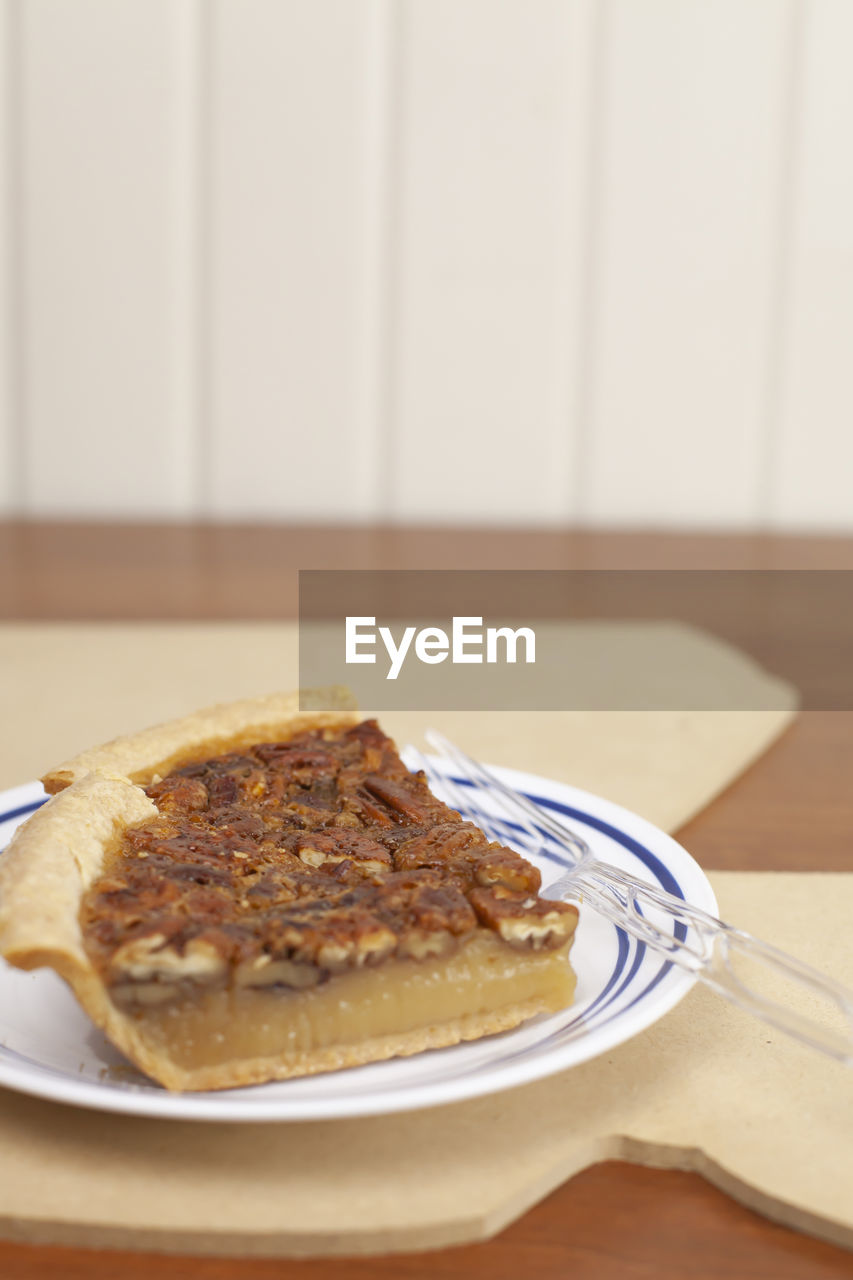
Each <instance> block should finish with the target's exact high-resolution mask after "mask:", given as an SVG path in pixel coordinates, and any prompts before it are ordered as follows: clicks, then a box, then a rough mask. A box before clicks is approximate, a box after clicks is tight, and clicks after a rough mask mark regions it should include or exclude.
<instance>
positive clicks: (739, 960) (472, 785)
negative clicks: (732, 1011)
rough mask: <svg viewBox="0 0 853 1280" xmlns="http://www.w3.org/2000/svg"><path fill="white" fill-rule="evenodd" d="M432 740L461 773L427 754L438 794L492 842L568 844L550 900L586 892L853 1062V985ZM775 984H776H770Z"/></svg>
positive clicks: (530, 847)
mask: <svg viewBox="0 0 853 1280" xmlns="http://www.w3.org/2000/svg"><path fill="white" fill-rule="evenodd" d="M426 738H427V741H428V742H429V744H430V746H431V747H433V748H434V749H435V750H436V751H437V752H438V755H439V757H440V758H441V759H443V760H444V761H446V762H448V763H449V764H450V765H451V766H452V769H453V773H447V772H445V771H444V770H442V769H439V768H438V766H437V764H436V763H435V761H434V760H431V759H430V758H429V757H427V756H424V755H422V754H421V753H420V752H417V753H416V754H417V757H418V763H419V764H420V767H421V768H423V769H424V771H425V772H426V774H427V776H428V778H429V780H430V783H431V785H432V787H433V789H434V790H435V791H436V792H437V794H439V795H442V794H443V795H444V796H445V797H446V798H447V799H448V801H449V803H451V804H453V805H455V807H457V808H458V809H459V811H460V812H461V813H462V814H463V816H469V817H473V818H474V820H475V821H476V822H477V825H478V826H480V827H481V828H482V829H483V830H484V831H485V832H486V834H487V835H489V836H490V837H491V838H492V839H496V840H498V841H499V842H500V843H501V844H507V843H510V844H512V845H515V846H517V847H518V848H519V851H520V852H526V853H530V852H536V851H537V850H541V849H543V848H547V847H548V846H549V845H550V846H551V847H552V848H554V847H556V848H557V849H559V851H560V855H561V859H562V861H563V862H564V863H568V864H569V869H568V870H567V871H565V872H564V873H563V874H562V875H560V876H559V877H558V878H557V879H556V880H554V881H552V882H551V883H550V884H548V885H547V886H546V887H545V888H544V889H543V890H542V896H543V897H546V898H554V899H561V898H567V897H573V898H582V899H583V902H584V904H585V906H587V907H590V908H591V909H592V910H594V911H596V912H599V913H600V914H601V915H603V916H605V917H606V918H607V919H608V920H610V921H611V922H612V923H613V924H614V925H616V926H617V927H618V928H620V929H624V930H625V932H626V933H629V934H631V935H632V936H633V937H635V938H637V939H638V940H639V941H640V942H642V943H645V945H646V946H647V947H649V948H650V949H651V950H652V951H654V952H656V953H658V954H661V955H664V956H666V957H667V959H668V960H670V961H671V962H672V963H673V964H675V965H678V966H679V967H680V968H682V969H686V970H688V971H689V972H690V973H692V974H694V975H695V977H696V978H697V979H698V980H699V981H701V982H703V983H705V984H706V985H707V986H709V987H710V988H711V989H712V990H714V991H716V992H717V994H718V995H721V996H723V997H725V999H727V1000H729V1001H731V1002H732V1003H733V1004H735V1005H737V1006H738V1007H739V1008H741V1009H744V1010H746V1012H747V1013H750V1014H752V1015H754V1016H755V1017H756V1018H759V1019H761V1020H762V1021H763V1022H766V1023H768V1024H769V1025H770V1026H772V1027H774V1028H776V1029H777V1030H779V1031H783V1032H785V1033H786V1034H788V1035H790V1036H793V1037H794V1038H795V1039H797V1040H800V1041H801V1042H802V1043H804V1044H807V1045H810V1046H811V1047H812V1048H814V1049H818V1050H820V1051H821V1052H823V1053H826V1054H828V1055H829V1056H830V1057H832V1058H836V1059H838V1060H839V1061H840V1062H843V1063H846V1064H847V1065H848V1066H853V990H851V989H850V988H849V987H846V986H845V985H844V984H842V983H840V982H837V981H836V980H835V979H833V978H830V977H827V976H826V975H824V974H823V973H821V972H820V971H819V970H817V969H814V968H812V966H811V965H808V964H805V963H804V962H803V961H801V960H798V959H796V957H794V956H791V955H788V954H787V953H786V952H784V951H781V950H780V949H779V948H778V947H774V946H772V945H771V944H770V943H768V942H762V941H761V940H760V939H759V938H756V937H753V935H752V934H749V933H746V932H744V931H743V930H742V929H737V928H735V927H734V926H733V925H730V924H726V923H725V922H724V921H722V920H718V919H717V918H716V917H715V916H712V915H710V914H709V913H708V912H706V911H702V910H701V909H700V908H698V907H694V906H691V905H690V903H688V902H685V901H684V900H683V899H682V898H678V897H675V896H674V895H673V894H669V893H667V892H665V891H664V890H663V889H659V888H657V887H656V886H654V885H652V884H649V883H647V882H645V881H643V880H639V879H637V878H636V877H635V876H632V875H630V874H629V873H628V872H626V871H623V870H622V869H621V868H620V867H615V866H612V865H611V864H610V863H607V862H602V861H601V860H600V859H598V858H596V857H595V856H594V854H593V852H592V850H591V848H590V847H589V845H588V844H587V842H586V841H585V840H584V839H583V838H582V837H581V836H579V835H578V834H577V832H575V831H572V830H571V829H570V828H569V827H567V826H566V825H564V823H562V822H561V821H559V820H558V819H557V818H556V817H554V815H553V814H551V813H549V812H548V811H547V810H545V809H543V808H542V807H541V806H540V805H537V804H535V803H534V802H533V801H532V800H530V799H529V798H528V797H527V796H525V795H524V794H523V793H521V792H520V791H517V790H515V789H514V788H513V787H511V786H509V785H508V784H507V783H506V782H504V781H503V780H502V779H501V778H499V777H498V776H497V774H495V773H493V772H492V771H491V770H490V769H489V768H488V767H487V766H486V765H483V764H481V763H480V762H479V761H477V760H474V759H473V758H472V757H471V756H469V755H467V754H466V753H465V752H464V751H462V750H461V749H460V748H459V747H457V746H455V744H454V743H452V742H450V741H449V740H448V739H447V738H445V737H443V735H441V734H440V733H437V732H435V730H429V731H428V732H427V734H426ZM454 774H455V775H456V776H454ZM478 795H479V796H482V797H483V798H486V797H488V798H487V802H486V804H485V805H482V806H481V805H477V804H476V798H477V796H478ZM472 801H474V802H475V803H474V805H473V806H472ZM472 807H473V809H474V810H475V811H474V812H473V813H472ZM508 824H509V829H510V832H511V836H510V838H509V839H508V836H507V827H508ZM745 969H748V970H749V974H748V975H747V974H746V973H745V972H744V970H745ZM768 983H769V985H770V988H771V989H770V991H769V992H768V991H766V990H764V991H763V990H762V989H761V987H762V986H766V985H767V984H768ZM782 983H784V989H783V988H782V987H781V984H782Z"/></svg>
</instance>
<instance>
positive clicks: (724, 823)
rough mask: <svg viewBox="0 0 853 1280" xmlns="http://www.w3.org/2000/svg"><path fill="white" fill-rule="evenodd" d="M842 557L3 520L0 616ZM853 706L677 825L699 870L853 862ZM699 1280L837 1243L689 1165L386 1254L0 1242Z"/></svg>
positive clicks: (615, 1169)
mask: <svg viewBox="0 0 853 1280" xmlns="http://www.w3.org/2000/svg"><path fill="white" fill-rule="evenodd" d="M446 567H453V568H751V569H757V568H770V569H780V568H853V540H848V539H842V538H805V537H772V536H767V535H762V536H753V537H742V536H697V535H691V536H689V537H680V536H676V535H663V534H642V535H634V534H628V533H604V532H596V533H591V532H572V531H566V532H538V531H519V530H513V531H511V532H508V531H498V530H491V531H490V530H448V529H444V530H436V529H406V530H402V529H391V528H388V529H377V528H359V529H337V530H330V529H305V528H299V529H287V528H280V527H279V528H259V527H248V526H245V527H240V528H235V527H228V528H222V527H213V526H203V525H192V526H162V525H161V526H157V527H145V526H140V525H123V526H118V527H116V526H109V525H93V524H86V525H83V524H78V525H61V524H45V523H39V524H31V523H27V522H13V523H7V524H6V525H2V524H0V617H4V618H7V619H20V620H24V619H26V620H38V619H44V620H49V619H53V620H57V619H65V620H67V619H98V618H101V619H105V620H106V619H119V618H121V619H128V618H139V619H142V618H157V619H167V618H175V619H178V618H182V619H187V618H193V619H203V618H207V619H212V618H273V617H293V616H294V614H295V606H296V570H297V569H299V568H446ZM851 776H853V714H851V713H849V712H832V711H822V712H805V713H803V714H802V715H801V716H800V718H799V720H798V721H797V722H796V724H795V725H794V726H793V727H792V728H791V729H790V730H789V731H788V732H787V733H786V735H785V736H784V737H783V739H782V740H781V741H780V742H779V743H778V744H777V745H776V746H774V747H773V748H772V750H771V751H770V752H769V753H768V754H767V755H766V756H765V757H764V759H762V760H760V761H759V762H758V764H756V765H755V766H754V767H753V768H752V769H751V770H750V771H749V772H748V773H747V774H746V775H744V776H743V777H742V778H741V779H740V780H739V781H738V782H737V783H735V785H734V786H732V787H731V788H730V789H729V790H728V791H727V792H726V794H725V795H723V796H721V797H720V798H719V799H718V800H716V801H715V802H714V803H713V804H712V805H710V806H709V808H708V809H707V810H706V811H705V812H704V813H702V814H701V815H700V816H699V817H698V818H696V819H694V820H693V821H692V822H691V823H690V824H689V825H688V826H687V827H685V828H684V829H683V830H682V831H681V832H679V833H678V836H679V839H680V840H681V841H682V843H683V844H685V845H686V846H687V848H689V849H690V851H691V852H692V853H693V854H694V855H695V856H696V857H697V858H698V859H699V861H700V862H701V863H702V864H703V865H704V866H705V867H707V868H708V869H719V868H727V869H762V870H805V869H809V870H816V871H821V870H844V871H849V870H851V869H853V854H851V845H850V842H851V835H850V833H851V831H853V789H851V788H850V785H849V779H850V777H851ZM152 1272H154V1273H156V1275H157V1276H158V1277H159V1278H162V1280H178V1277H180V1280H225V1278H226V1277H227V1278H228V1280H232V1278H233V1277H237V1276H239V1277H241V1278H242V1277H245V1278H246V1280H251V1278H253V1277H254V1278H256V1280H260V1278H261V1277H273V1276H276V1277H287V1278H288V1280H326V1278H327V1277H332V1276H334V1277H339V1278H340V1280H368V1278H369V1280H381V1278H382V1277H388V1278H389V1280H391V1277H430V1280H433V1278H434V1280H441V1277H446V1278H447V1280H451V1277H460V1278H461V1277H463V1276H464V1277H466V1280H474V1278H475V1277H477V1276H483V1277H490V1280H510V1277H511V1278H512V1280H517V1277H519V1276H530V1277H531V1280H533V1277H535V1278H536V1280H558V1278H559V1280H565V1278H566V1277H567V1276H569V1275H578V1276H583V1277H606V1278H610V1277H631V1280H642V1278H645V1277H648V1278H649V1280H651V1278H652V1277H657V1276H660V1275H662V1274H668V1275H672V1276H681V1275H687V1274H689V1275H690V1276H691V1277H694V1278H695V1280H717V1277H724V1276H725V1277H726V1278H727V1280H728V1277H731V1276H735V1277H741V1276H749V1277H751V1278H752V1280H763V1278H765V1277H766V1280H787V1278H789V1277H790V1278H793V1277H798V1278H799V1277H841V1276H844V1277H849V1276H851V1275H853V1258H851V1256H850V1254H849V1253H846V1252H844V1251H842V1250H840V1249H836V1248H833V1247H831V1246H829V1245H825V1244H821V1243H818V1242H817V1241H814V1240H811V1239H809V1238H807V1237H805V1236H800V1235H798V1234H796V1233H794V1232H792V1231H788V1230H786V1229H784V1228H782V1227H777V1226H774V1225H773V1224H771V1223H769V1222H767V1221H765V1220H764V1219H762V1218H760V1217H758V1216H757V1215H756V1214H753V1213H751V1212H750V1211H749V1210H747V1209H744V1208H742V1207H741V1206H740V1205H738V1204H736V1203H735V1202H734V1201H731V1200H729V1199H728V1198H727V1197H726V1196H724V1195H723V1194H722V1193H720V1192H719V1191H717V1190H715V1189H714V1188H713V1187H710V1186H709V1185H707V1184H706V1183H705V1182H703V1181H702V1179H701V1178H699V1177H698V1176H696V1175H694V1174H687V1173H678V1172H665V1173H664V1172H657V1171H653V1170H650V1169H643V1168H634V1167H632V1166H630V1165H626V1164H617V1163H609V1164H604V1165H599V1166H598V1167H596V1168H594V1169H589V1170H587V1171H586V1172H585V1173H582V1174H581V1175H579V1176H578V1177H577V1178H575V1179H573V1180H572V1181H571V1182H569V1183H567V1184H566V1185H565V1186H563V1187H561V1188H560V1189H559V1190H557V1191H555V1192H554V1193H553V1194H552V1195H550V1196H549V1197H548V1198H547V1199H546V1200H545V1201H543V1202H542V1203H541V1204H539V1205H538V1206H536V1208H534V1209H532V1210H531V1211H530V1212H529V1213H528V1214H526V1215H525V1217H524V1218H522V1219H521V1220H520V1221H519V1222H517V1223H516V1224H515V1225H514V1226H512V1227H510V1228H508V1230H506V1231H504V1232H503V1233H502V1234H501V1235H500V1236H499V1237H498V1238H497V1239H496V1240H493V1241H490V1242H488V1243H486V1244H481V1245H473V1246H469V1247H467V1248H457V1249H449V1250H444V1251H441V1252H438V1253H431V1254H422V1255H411V1256H405V1257H393V1258H386V1259H381V1258H380V1259H363V1260H362V1259H354V1260H352V1261H344V1262H342V1261H340V1260H333V1261H329V1262H322V1261H318V1262H282V1261H272V1260H269V1261H266V1260H264V1261H251V1262H239V1261H230V1260H215V1259H189V1258H171V1257H159V1256H158V1257H154V1256H153V1255H141V1254H128V1253H112V1252H110V1253H106V1252H105V1253H95V1252H92V1251H86V1250H81V1249H66V1248H46V1247H36V1246H29V1245H11V1244H5V1243H2V1242H0V1275H2V1276H3V1277H4V1280H35V1278H36V1277H39V1278H41V1277H47V1276H55V1275H61V1276H63V1277H66V1278H67V1280H77V1278H78V1277H83V1276H87V1277H89V1276H91V1277H103V1278H104V1280H106V1278H107V1277H113V1276H115V1275H121V1276H122V1277H123V1278H124V1280H133V1278H134V1277H137V1276H138V1277H140V1278H141V1277H143V1276H145V1277H147V1276H148V1275H149V1274H151V1273H152Z"/></svg>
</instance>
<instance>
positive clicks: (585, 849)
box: [425, 729, 590, 858]
mask: <svg viewBox="0 0 853 1280" xmlns="http://www.w3.org/2000/svg"><path fill="white" fill-rule="evenodd" d="M425 737H426V740H427V742H428V743H429V744H430V746H431V747H435V748H436V749H437V750H438V751H439V752H441V754H442V755H443V756H445V757H447V758H449V759H451V760H452V761H453V763H454V764H455V765H456V767H457V768H458V769H459V770H460V772H461V773H462V774H463V775H464V776H465V777H468V778H470V779H471V781H472V782H473V783H474V784H475V785H476V786H478V787H480V788H485V789H488V790H489V791H490V792H491V793H495V792H496V793H497V794H498V795H499V796H500V797H501V799H502V800H503V801H504V804H505V807H506V808H507V809H508V810H509V812H510V813H511V814H512V816H513V817H514V818H516V819H517V820H518V822H519V824H520V825H521V826H523V827H524V829H525V831H526V832H527V833H528V835H530V836H533V837H534V839H536V840H539V841H540V842H541V840H542V834H543V832H544V833H546V834H548V835H550V836H551V837H552V838H553V839H555V840H557V841H558V842H559V844H560V845H561V846H562V848H564V849H568V850H569V851H570V852H571V853H573V854H574V856H575V858H584V857H587V856H588V855H589V853H590V850H589V846H588V844H587V843H586V841H585V840H583V839H582V838H581V837H580V836H578V835H575V833H574V832H573V831H571V830H570V829H569V828H568V827H565V826H563V824H562V823H561V822H558V821H557V820H556V819H555V818H552V817H551V815H550V814H548V813H546V812H545V811H544V810H543V809H541V808H540V807H539V806H538V805H537V804H534V803H533V801H532V800H528V798H527V796H525V795H522V794H521V792H519V791H516V790H515V789H514V788H513V787H510V786H508V785H507V783H505V782H502V781H501V779H500V778H498V777H497V776H496V774H494V773H492V772H491V770H490V769H488V768H487V767H486V766H485V765H484V764H480V762H479V761H478V760H475V759H473V757H472V756H469V755H467V754H466V753H465V752H464V751H463V750H462V749H461V747H457V746H456V744H455V743H453V742H451V741H450V739H449V738H445V737H444V735H443V734H440V733H437V732H436V730H435V729H428V730H427V732H426V735H425Z"/></svg>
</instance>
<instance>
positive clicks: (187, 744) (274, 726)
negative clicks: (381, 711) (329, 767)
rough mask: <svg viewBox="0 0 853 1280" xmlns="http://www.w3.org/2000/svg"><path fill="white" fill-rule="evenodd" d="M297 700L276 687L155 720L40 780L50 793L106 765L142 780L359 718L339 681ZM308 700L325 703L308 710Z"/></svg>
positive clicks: (296, 694)
mask: <svg viewBox="0 0 853 1280" xmlns="http://www.w3.org/2000/svg"><path fill="white" fill-rule="evenodd" d="M301 700H302V703H303V708H302V709H301V710H300V694H299V693H274V694H269V695H267V696H266V697H262V698H245V699H243V700H242V701H241V702H225V703H220V704H218V705H217V706H213V707H206V708H205V709H204V710H203V711H195V712H193V714H192V715H188V716H183V717H182V718H181V719H180V720H170V721H169V722H168V723H167V724H157V725H154V726H152V728H150V729H143V730H142V731H141V733H133V734H129V735H128V736H126V737H122V738H114V739H113V740H112V742H106V743H104V745H103V746H101V747H93V748H92V749H91V750H89V751H83V752H81V753H80V755H79V756H74V758H73V759H72V760H66V761H65V762H64V763H63V764H61V765H58V766H57V767H56V768H55V769H51V770H50V771H49V772H48V773H46V774H45V775H44V777H43V778H42V783H43V784H44V789H45V791H47V792H48V793H49V794H51V795H54V794H55V793H56V792H57V791H62V790H63V789H64V788H65V787H68V786H70V785H71V784H72V783H74V782H78V781H79V780H80V779H82V778H84V777H85V776H86V774H87V773H92V772H96V771H103V770H107V771H108V772H110V773H119V774H122V775H123V776H124V777H126V778H129V779H130V781H131V782H141V783H142V784H143V785H145V784H147V783H148V782H150V781H151V779H152V777H153V775H154V774H155V773H160V774H165V773H168V772H169V770H170V769H172V768H173V767H174V766H175V765H176V764H178V763H179V761H180V760H182V759H187V758H188V757H189V756H190V755H196V754H198V758H199V759H203V758H204V757H205V756H215V755H222V754H224V752H225V751H231V750H233V751H238V750H239V749H240V748H241V747H243V746H247V745H248V744H250V743H252V742H263V741H264V740H266V741H269V742H273V741H275V740H276V739H277V738H279V737H288V736H289V737H293V736H294V735H295V734H297V733H301V732H302V730H303V729H320V728H324V727H325V726H327V725H341V724H356V723H357V722H358V715H357V714H356V707H355V702H354V699H353V697H352V695H351V694H350V693H349V691H348V690H347V689H345V688H343V687H332V688H329V689H314V690H307V691H305V692H304V693H303V694H302V696H301ZM311 704H314V705H315V706H318V707H322V708H324V709H323V710H311V709H310V707H311ZM306 708H307V709H306ZM328 708H331V709H328Z"/></svg>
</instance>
